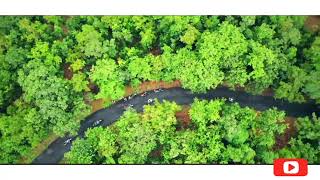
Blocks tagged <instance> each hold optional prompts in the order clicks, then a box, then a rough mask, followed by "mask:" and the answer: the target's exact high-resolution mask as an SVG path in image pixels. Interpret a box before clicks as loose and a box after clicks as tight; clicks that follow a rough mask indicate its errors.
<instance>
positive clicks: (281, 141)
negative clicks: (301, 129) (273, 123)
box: [274, 117, 297, 150]
mask: <svg viewBox="0 0 320 180" xmlns="http://www.w3.org/2000/svg"><path fill="white" fill-rule="evenodd" d="M295 121H296V118H294V117H286V118H285V123H286V124H288V128H287V129H286V131H285V133H284V134H283V135H281V136H278V137H277V138H276V145H275V147H274V149H275V150H279V149H282V148H284V147H285V146H286V145H287V144H288V142H289V141H290V139H291V137H293V136H294V135H295V133H296V132H297V129H296V128H295V126H294V122H295Z"/></svg>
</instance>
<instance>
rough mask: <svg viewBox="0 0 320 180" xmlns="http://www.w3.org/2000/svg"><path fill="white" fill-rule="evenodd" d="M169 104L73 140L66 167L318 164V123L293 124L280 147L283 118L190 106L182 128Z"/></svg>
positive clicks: (219, 103)
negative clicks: (286, 160) (297, 161)
mask: <svg viewBox="0 0 320 180" xmlns="http://www.w3.org/2000/svg"><path fill="white" fill-rule="evenodd" d="M179 110H181V107H180V106H178V105H177V104H175V103H174V102H167V101H164V103H159V102H156V103H155V105H152V106H151V105H146V106H145V107H144V112H143V114H139V113H137V112H136V111H134V110H133V109H129V110H127V111H126V112H125V113H124V114H123V116H122V117H121V118H120V119H119V120H118V121H117V122H116V123H115V124H113V125H111V126H109V127H107V128H102V127H96V128H93V129H89V130H88V131H87V132H86V138H85V139H77V140H76V141H75V142H74V144H73V146H72V149H71V151H70V152H68V153H67V154H65V157H66V162H67V163H72V164H101V163H103V164H145V163H147V164H154V163H156V164H207V163H208V164H229V163H231V164H234V163H235V164H261V163H262V164H272V163H273V160H274V159H275V158H279V157H287V158H305V159H308V161H309V163H311V164H318V163H319V161H320V147H319V139H320V133H319V130H320V119H317V118H316V117H313V119H309V118H307V117H306V118H298V120H297V121H296V122H295V127H296V128H297V133H296V135H295V136H294V137H291V139H290V141H289V143H288V145H287V146H285V147H280V146H277V144H276V138H277V137H281V136H284V134H285V130H286V129H287V128H288V124H287V123H285V120H284V118H285V113H284V112H281V111H277V110H276V109H269V110H267V111H264V112H261V113H257V112H256V111H255V110H253V109H250V108H241V107H240V106H239V105H238V104H237V103H232V104H226V103H225V101H224V100H212V101H205V100H201V101H199V100H197V99H196V100H195V101H194V103H193V104H192V105H191V109H190V111H189V115H190V117H191V123H189V124H187V125H183V124H182V123H181V121H178V120H177V119H176V117H175V112H177V111H179Z"/></svg>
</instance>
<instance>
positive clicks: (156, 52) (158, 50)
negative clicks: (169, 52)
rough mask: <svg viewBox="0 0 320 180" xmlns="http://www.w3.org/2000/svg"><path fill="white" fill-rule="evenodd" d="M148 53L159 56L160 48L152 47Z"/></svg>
mask: <svg viewBox="0 0 320 180" xmlns="http://www.w3.org/2000/svg"><path fill="white" fill-rule="evenodd" d="M150 53H151V54H152V55H154V56H159V55H160V54H161V48H160V47H154V48H152V49H151V50H150Z"/></svg>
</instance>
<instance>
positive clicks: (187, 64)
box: [172, 48, 223, 92]
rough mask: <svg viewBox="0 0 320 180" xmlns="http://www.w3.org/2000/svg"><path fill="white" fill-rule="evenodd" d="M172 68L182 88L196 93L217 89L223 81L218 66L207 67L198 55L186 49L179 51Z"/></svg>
mask: <svg viewBox="0 0 320 180" xmlns="http://www.w3.org/2000/svg"><path fill="white" fill-rule="evenodd" d="M173 61H174V62H173V65H172V66H174V67H175V66H177V69H174V72H173V73H174V75H175V76H176V78H177V79H180V80H181V82H182V86H183V87H185V88H188V89H191V90H192V91H194V92H204V91H206V90H208V89H211V88H215V87H217V85H218V84H220V83H221V82H222V80H223V72H221V71H220V70H219V68H218V66H217V65H216V64H214V63H213V64H212V63H211V62H208V63H210V65H207V66H206V65H205V64H204V63H203V62H201V61H200V60H199V59H198V57H197V55H196V54H195V53H194V52H193V51H190V50H188V49H186V48H183V49H181V50H179V52H178V53H177V55H176V56H175V57H174V60H173Z"/></svg>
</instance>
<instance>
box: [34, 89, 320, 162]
mask: <svg viewBox="0 0 320 180" xmlns="http://www.w3.org/2000/svg"><path fill="white" fill-rule="evenodd" d="M151 98H152V99H154V98H157V99H158V100H159V101H163V100H168V101H174V102H176V103H177V104H179V105H188V104H191V103H192V102H193V100H194V98H198V99H207V100H210V99H215V98H233V99H234V102H238V103H239V104H240V106H241V107H245V106H248V107H251V108H254V109H256V110H258V111H263V110H267V109H269V108H272V107H276V108H278V109H279V110H283V111H285V112H286V114H287V116H294V117H303V116H311V115H312V113H313V112H316V113H318V115H319V113H320V107H319V106H317V105H316V104H315V103H314V102H308V103H303V104H299V103H289V102H288V101H285V100H277V99H274V98H273V97H271V96H261V95H252V94H249V93H246V92H241V91H232V90H230V89H228V88H226V87H219V88H216V89H214V90H210V91H208V92H207V93H202V94H201V93H200V94H194V93H192V92H191V91H189V90H185V89H183V88H170V89H164V90H163V91H160V92H154V91H147V92H146V94H145V95H144V96H142V95H141V94H138V95H136V96H134V97H132V99H130V100H127V101H125V100H120V101H118V102H116V103H115V104H113V105H111V106H109V107H108V108H105V109H101V110H99V111H97V112H95V113H93V114H91V115H89V116H88V117H86V118H85V120H84V121H83V122H82V123H81V126H80V129H79V131H78V135H77V136H74V137H67V136H66V137H62V138H58V139H56V140H55V141H54V142H52V143H51V144H50V145H49V147H48V148H47V149H46V150H45V151H44V152H43V153H42V154H40V155H39V156H38V157H37V158H36V159H35V160H34V161H33V162H32V164H58V163H59V162H60V161H61V160H62V159H63V156H64V153H66V152H68V151H69V150H70V148H71V145H72V142H71V143H69V144H67V145H64V142H65V141H66V140H67V139H70V138H72V140H74V139H76V138H77V137H83V136H84V133H85V131H86V130H87V129H88V128H90V127H95V124H94V123H95V122H96V121H98V120H102V121H101V123H100V124H99V126H104V127H105V126H109V125H110V124H112V123H114V122H115V121H116V120H117V119H119V118H120V116H121V115H122V114H123V112H124V111H125V107H127V106H128V105H129V104H131V105H133V107H132V108H134V109H136V110H137V111H138V112H141V111H142V110H143V106H144V105H145V104H147V103H148V102H147V101H148V99H151Z"/></svg>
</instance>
